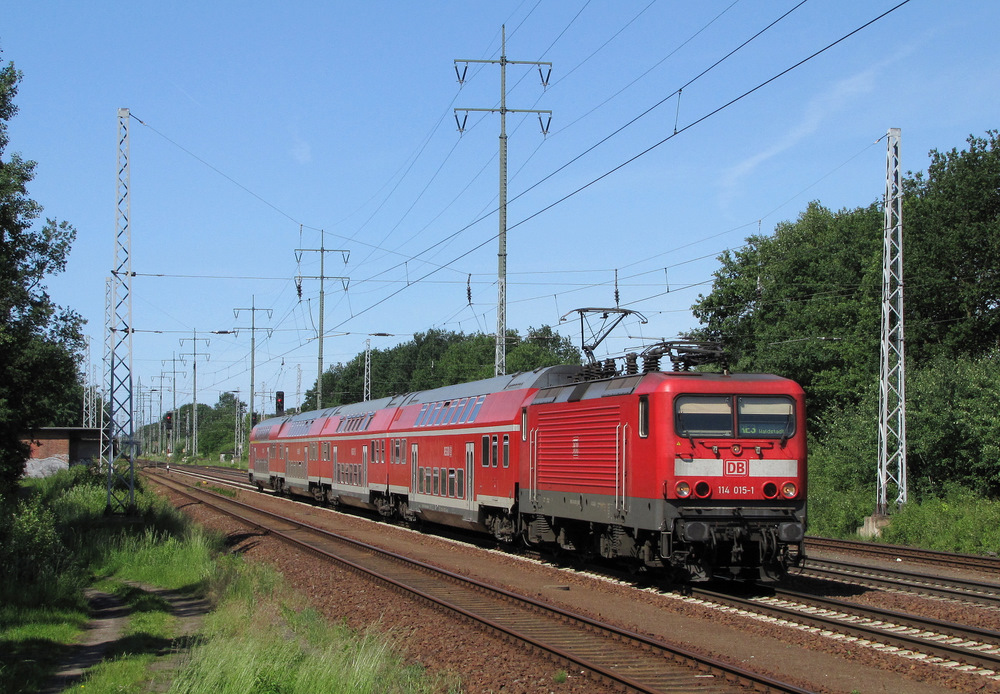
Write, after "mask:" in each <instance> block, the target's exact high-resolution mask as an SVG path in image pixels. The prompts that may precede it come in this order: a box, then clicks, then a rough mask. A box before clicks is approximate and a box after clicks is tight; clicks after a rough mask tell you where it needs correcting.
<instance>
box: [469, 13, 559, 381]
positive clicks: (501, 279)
mask: <svg viewBox="0 0 1000 694" xmlns="http://www.w3.org/2000/svg"><path fill="white" fill-rule="evenodd" d="M500 36H501V38H500V58H499V59H498V60H493V59H490V60H466V59H464V58H463V59H458V60H456V61H455V75H456V76H457V77H458V83H459V84H465V75H466V72H467V71H468V69H469V64H470V63H492V64H498V65H500V108H456V109H455V123H456V124H457V125H458V131H459V132H464V131H465V120H461V121H460V120H459V119H458V112H459V111H465V118H466V119H468V117H469V112H470V111H484V112H487V113H499V114H500V197H499V202H500V206H499V208H498V212H499V215H498V218H499V232H498V234H497V239H498V242H499V247H498V249H497V333H496V353H495V357H494V365H493V373H494V375H495V376H501V375H503V374H505V373H507V114H508V113H536V114H538V124H539V125H540V126H541V128H542V134H543V135H547V134H548V132H549V124H550V123H551V122H552V111H550V110H548V109H534V108H526V109H525V108H507V66H508V65H536V66H538V75H539V77H540V78H541V80H542V87H548V85H549V77H550V75H551V74H552V63H550V62H547V61H537V60H508V59H507V27H506V25H504V26H502V27H501V29H500ZM459 63H465V69H464V70H461V71H460V70H459V69H458V64H459ZM543 68H548V72H547V73H546V72H545V71H544V70H543ZM543 115H548V117H549V120H548V122H544V121H543V120H542V116H543Z"/></svg>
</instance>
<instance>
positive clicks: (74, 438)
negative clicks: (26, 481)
mask: <svg viewBox="0 0 1000 694" xmlns="http://www.w3.org/2000/svg"><path fill="white" fill-rule="evenodd" d="M24 442H25V443H27V444H28V445H29V446H31V454H30V456H29V458H28V462H27V465H26V471H25V474H26V476H28V477H45V476H47V475H51V474H52V473H54V472H56V471H58V470H65V469H66V468H68V467H69V466H70V465H74V464H76V463H83V462H88V461H91V460H100V458H101V430H100V429H97V428H94V429H91V428H87V427H43V428H41V429H38V430H37V431H35V432H33V433H32V435H31V436H30V437H26V438H25V439H24Z"/></svg>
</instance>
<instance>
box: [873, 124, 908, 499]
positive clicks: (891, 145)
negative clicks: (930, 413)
mask: <svg viewBox="0 0 1000 694" xmlns="http://www.w3.org/2000/svg"><path fill="white" fill-rule="evenodd" d="M899 143H900V129H899V128H890V129H889V133H888V149H887V151H886V179H885V229H884V235H883V247H882V350H881V351H882V360H881V366H880V370H879V376H880V379H879V422H878V439H879V459H878V491H877V499H876V508H875V513H876V515H881V516H884V515H887V514H888V512H889V496H890V491H889V487H890V486H893V485H894V486H895V488H896V505H897V506H901V505H903V504H905V503H906V359H905V350H904V344H905V342H904V339H903V202H902V190H901V187H900V168H899V167H900V164H899Z"/></svg>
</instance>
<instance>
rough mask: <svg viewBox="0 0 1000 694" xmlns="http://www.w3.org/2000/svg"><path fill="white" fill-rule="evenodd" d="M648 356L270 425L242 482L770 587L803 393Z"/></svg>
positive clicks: (798, 485)
mask: <svg viewBox="0 0 1000 694" xmlns="http://www.w3.org/2000/svg"><path fill="white" fill-rule="evenodd" d="M658 356H659V355H657V354H655V353H650V357H649V358H648V359H647V361H646V364H645V365H644V367H645V370H646V372H645V373H638V369H637V368H636V366H635V362H636V360H635V359H633V360H631V365H630V368H629V369H628V370H627V372H626V373H624V374H619V373H616V372H612V373H610V374H609V373H607V370H602V369H600V368H599V367H596V368H595V367H579V366H553V367H547V368H542V369H537V370H535V371H532V372H525V373H520V374H515V375H512V376H498V377H495V378H491V379H486V380H482V381H476V382H472V383H464V384H459V385H454V386H446V387H443V388H437V389H434V390H428V391H421V392H416V393H408V394H406V395H399V396H394V397H390V398H382V399H379V400H373V401H369V402H362V403H355V404H351V405H342V406H338V407H332V408H327V409H324V410H319V411H314V412H303V413H301V414H297V415H290V416H285V417H276V418H272V419H268V420H266V421H264V422H262V423H260V424H259V425H258V426H256V427H254V429H253V432H252V433H251V453H250V472H249V476H250V481H251V483H252V484H256V485H257V487H258V488H259V489H261V490H263V488H264V487H269V488H271V489H273V490H275V491H278V492H292V493H300V494H308V495H311V496H313V497H315V498H316V499H320V500H325V501H328V502H330V503H332V504H335V505H348V506H355V507H364V508H368V509H373V510H377V511H379V512H380V513H382V514H383V515H384V516H387V517H397V518H402V519H405V520H409V521H413V520H418V519H419V520H423V521H428V522H431V523H439V524H445V525H452V526H457V527H462V528H468V529H474V530H477V531H480V532H485V533H491V534H492V535H494V536H495V537H496V538H498V539H499V540H502V541H508V542H511V541H515V540H518V539H520V540H523V541H524V542H526V543H528V544H532V545H535V544H542V545H551V546H558V547H561V548H562V549H563V550H566V551H571V552H577V553H580V554H582V555H588V556H602V557H606V558H609V559H618V560H625V561H629V562H633V563H635V564H637V565H645V566H647V567H655V568H664V569H668V570H671V571H673V572H676V573H680V574H683V575H684V576H686V577H687V578H689V579H691V580H703V579H707V578H710V577H712V576H719V575H728V576H735V577H741V578H757V577H760V578H764V579H774V578H777V577H779V576H780V575H781V574H782V573H783V572H784V571H785V569H786V568H787V567H788V566H789V565H792V564H795V563H797V562H798V560H799V559H800V557H801V556H802V553H801V543H802V540H803V536H804V529H805V509H806V436H805V426H804V423H805V405H804V398H803V392H802V389H801V388H800V387H799V386H798V385H796V384H795V383H794V382H792V381H789V380H787V379H784V378H780V377H777V376H770V375H756V374H754V375H750V374H729V373H726V372H722V373H704V372H692V371H681V372H661V371H659V369H658Z"/></svg>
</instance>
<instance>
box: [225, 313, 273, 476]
mask: <svg viewBox="0 0 1000 694" xmlns="http://www.w3.org/2000/svg"><path fill="white" fill-rule="evenodd" d="M240 311H249V312H250V328H249V330H250V426H251V427H252V426H253V415H254V412H255V411H256V410H254V408H253V407H254V390H253V389H254V382H253V376H254V364H256V362H257V359H256V352H257V330H258V328H257V311H264V312H265V313H267V317H268V319H270V318H271V309H269V308H257V297H256V296H255V295H253V294H251V295H250V308H234V309H233V316H234V317H235V318H239V317H240ZM247 329H248V328H233V330H234V331H235V332H236V333H237V334H239V331H240V330H247ZM267 336H268V337H270V336H271V329H270V328H267ZM237 400H239V398H237ZM240 449H241V450H242V445H241V446H240ZM241 459H242V458H241Z"/></svg>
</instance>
